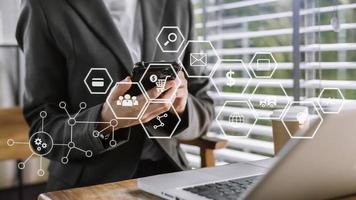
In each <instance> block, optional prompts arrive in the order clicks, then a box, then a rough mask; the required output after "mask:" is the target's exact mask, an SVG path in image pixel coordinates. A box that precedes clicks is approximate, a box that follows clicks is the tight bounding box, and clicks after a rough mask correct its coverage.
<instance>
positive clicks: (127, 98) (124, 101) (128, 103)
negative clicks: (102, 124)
mask: <svg viewBox="0 0 356 200" xmlns="http://www.w3.org/2000/svg"><path fill="white" fill-rule="evenodd" d="M116 104H117V105H118V106H122V107H132V106H138V100H137V97H136V96H132V97H131V95H130V94H125V95H124V96H119V99H118V100H117V102H116Z"/></svg>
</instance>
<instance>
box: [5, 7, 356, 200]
mask: <svg viewBox="0 0 356 200" xmlns="http://www.w3.org/2000/svg"><path fill="white" fill-rule="evenodd" d="M192 2H193V4H194V16H195V28H196V37H197V39H203V40H209V41H211V42H212V44H213V46H214V47H215V49H216V51H217V53H218V55H219V57H220V59H240V60H241V62H242V63H245V66H248V65H249V62H250V61H251V60H252V58H253V55H254V54H255V53H256V52H270V53H272V55H273V57H274V59H275V61H276V62H277V63H278V68H277V70H276V71H275V73H274V75H273V76H272V77H271V78H270V79H268V81H269V83H271V84H267V85H260V86H259V89H258V90H256V91H255V93H254V94H255V95H253V96H251V94H252V93H253V91H254V89H255V88H256V86H257V85H258V83H259V82H260V81H261V80H260V79H258V78H255V77H253V75H251V72H250V71H248V70H247V71H246V69H245V68H244V67H243V65H242V64H241V62H240V64H239V65H233V64H231V63H229V62H228V61H226V62H225V61H222V64H221V65H219V67H218V68H217V70H216V72H215V73H214V79H212V83H213V87H212V88H211V92H210V94H211V95H212V96H213V97H214V99H215V100H216V111H217V112H219V111H220V110H221V108H222V105H223V104H224V101H225V100H248V99H250V100H251V102H252V103H253V104H255V103H257V102H259V101H260V99H261V98H262V97H268V96H273V98H276V99H282V98H284V97H283V94H281V93H280V92H279V91H278V89H279V88H280V85H282V87H283V88H284V89H285V91H286V93H287V95H288V97H290V99H294V100H296V101H297V100H311V101H315V102H316V101H317V100H318V96H319V95H320V93H321V91H322V89H323V88H338V89H340V91H341V92H342V94H343V96H344V97H345V99H346V102H347V103H353V102H355V100H356V12H355V10H356V1H355V0H295V1H293V0H240V1H236V0H235V1H234V0H193V1H192ZM19 10H20V2H19V1H15V0H0V107H1V108H12V107H15V106H21V95H22V92H23V77H24V62H23V57H22V56H23V55H22V54H21V52H20V51H19V49H18V47H17V44H16V41H15V37H14V35H15V29H16V22H17V18H18V14H19ZM298 55H300V59H293V58H295V56H298ZM235 63H236V62H235ZM232 67H234V70H236V74H235V75H236V76H235V77H234V78H235V79H236V84H235V85H234V86H233V87H231V86H226V83H227V82H228V81H229V78H228V77H227V76H226V73H227V71H229V70H230V69H231V68H232ZM242 91H244V93H243V94H241V92H242ZM325 98H333V100H335V101H342V98H341V96H340V94H338V93H335V92H329V93H327V96H326V97H325ZM229 109H235V110H237V111H241V112H242V113H243V112H246V107H245V108H243V107H231V108H229ZM229 109H228V110H229ZM225 112H227V111H224V110H223V111H222V115H227V114H228V113H225ZM256 112H257V113H258V114H259V115H270V114H271V112H272V111H271V110H270V109H267V108H261V107H258V108H256ZM219 120H221V121H220V124H221V126H222V129H224V130H225V132H229V133H234V132H239V130H238V129H235V128H234V127H231V126H229V124H228V123H224V122H226V118H222V119H219ZM244 123H246V126H250V125H251V123H253V120H246V121H244ZM0 124H1V123H0ZM0 130H1V127H0ZM1 134H5V133H2V132H0V136H1ZM208 135H210V136H216V137H222V138H223V133H222V130H221V127H219V126H218V124H217V122H216V121H215V122H214V123H213V124H212V127H211V129H210V131H209V133H208ZM228 140H229V142H228V145H227V147H226V148H224V149H221V150H217V151H215V156H216V159H217V164H218V165H222V164H227V163H235V162H241V161H250V160H258V159H263V158H267V157H271V156H273V155H274V149H273V143H272V127H271V121H270V120H258V121H257V123H256V125H255V126H254V127H253V129H252V130H251V134H250V135H249V137H248V138H246V139H239V138H228ZM0 145H1V146H7V144H6V140H1V141H0ZM1 148H3V147H1ZM1 148H0V149H1ZM183 148H184V150H185V151H186V153H187V157H188V159H189V161H190V163H191V166H192V167H194V168H199V167H200V157H199V152H200V151H199V149H198V148H197V147H194V146H189V145H183ZM0 154H1V152H0ZM0 157H1V156H0ZM17 162H18V161H16V159H11V158H8V159H7V160H3V161H1V162H0V199H21V198H22V199H34V198H36V196H37V195H38V193H39V192H42V191H43V189H44V183H45V181H46V176H42V177H41V176H38V175H37V173H36V172H37V169H38V168H39V161H38V158H37V157H36V156H34V157H33V158H31V159H30V161H29V163H28V164H27V165H26V168H25V169H24V170H19V169H18V168H17ZM44 168H46V163H44ZM21 194H22V195H21Z"/></svg>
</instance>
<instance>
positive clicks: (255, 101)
mask: <svg viewBox="0 0 356 200" xmlns="http://www.w3.org/2000/svg"><path fill="white" fill-rule="evenodd" d="M267 89H268V90H267ZM249 101H250V102H251V104H252V107H253V109H254V111H255V112H256V115H257V118H258V119H280V118H281V116H282V114H283V112H275V113H277V114H273V111H278V110H280V111H283V110H285V109H286V108H287V106H288V104H289V103H290V102H291V101H292V100H291V98H290V97H289V96H288V94H287V93H286V91H285V90H284V87H283V85H282V84H281V83H276V82H259V83H257V85H256V87H255V89H254V90H253V92H252V93H251V95H250V97H249Z"/></svg>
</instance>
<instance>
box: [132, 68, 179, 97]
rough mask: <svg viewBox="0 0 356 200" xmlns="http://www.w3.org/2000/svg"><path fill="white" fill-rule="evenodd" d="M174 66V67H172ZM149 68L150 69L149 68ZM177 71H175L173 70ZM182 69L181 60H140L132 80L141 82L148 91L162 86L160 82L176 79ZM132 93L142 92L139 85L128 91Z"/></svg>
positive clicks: (134, 69) (138, 93)
mask: <svg viewBox="0 0 356 200" xmlns="http://www.w3.org/2000/svg"><path fill="white" fill-rule="evenodd" d="M171 66H172V67H171ZM148 68H149V69H148ZM173 70H174V71H175V73H174V72H173ZM181 70H182V64H181V63H180V62H176V61H174V62H162V61H161V62H144V61H142V62H138V63H136V64H135V65H134V67H133V71H132V78H131V79H132V81H133V82H141V84H142V86H143V87H144V89H145V90H146V91H148V90H150V89H152V88H154V87H160V86H161V87H162V86H163V85H162V84H161V85H160V84H159V83H162V81H163V82H166V81H170V80H175V79H176V74H178V72H179V71H181ZM128 93H129V94H131V95H140V94H141V93H142V92H141V91H139V89H138V88H137V87H131V88H130V90H129V91H128Z"/></svg>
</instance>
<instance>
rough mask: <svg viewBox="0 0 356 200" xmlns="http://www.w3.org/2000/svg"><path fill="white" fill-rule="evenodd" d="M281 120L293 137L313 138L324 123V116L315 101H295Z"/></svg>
mask: <svg viewBox="0 0 356 200" xmlns="http://www.w3.org/2000/svg"><path fill="white" fill-rule="evenodd" d="M281 121H282V123H283V126H284V127H285V129H286V131H287V133H288V134H289V136H290V137H291V138H297V139H312V138H314V136H315V134H316V133H317V131H318V130H319V128H320V126H321V124H322V123H323V117H322V116H321V114H320V112H319V111H318V109H317V107H316V106H315V104H314V102H313V101H293V102H292V103H291V104H290V105H289V106H288V107H287V108H286V110H285V112H284V113H283V115H282V119H281ZM297 133H309V135H296V134H297Z"/></svg>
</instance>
